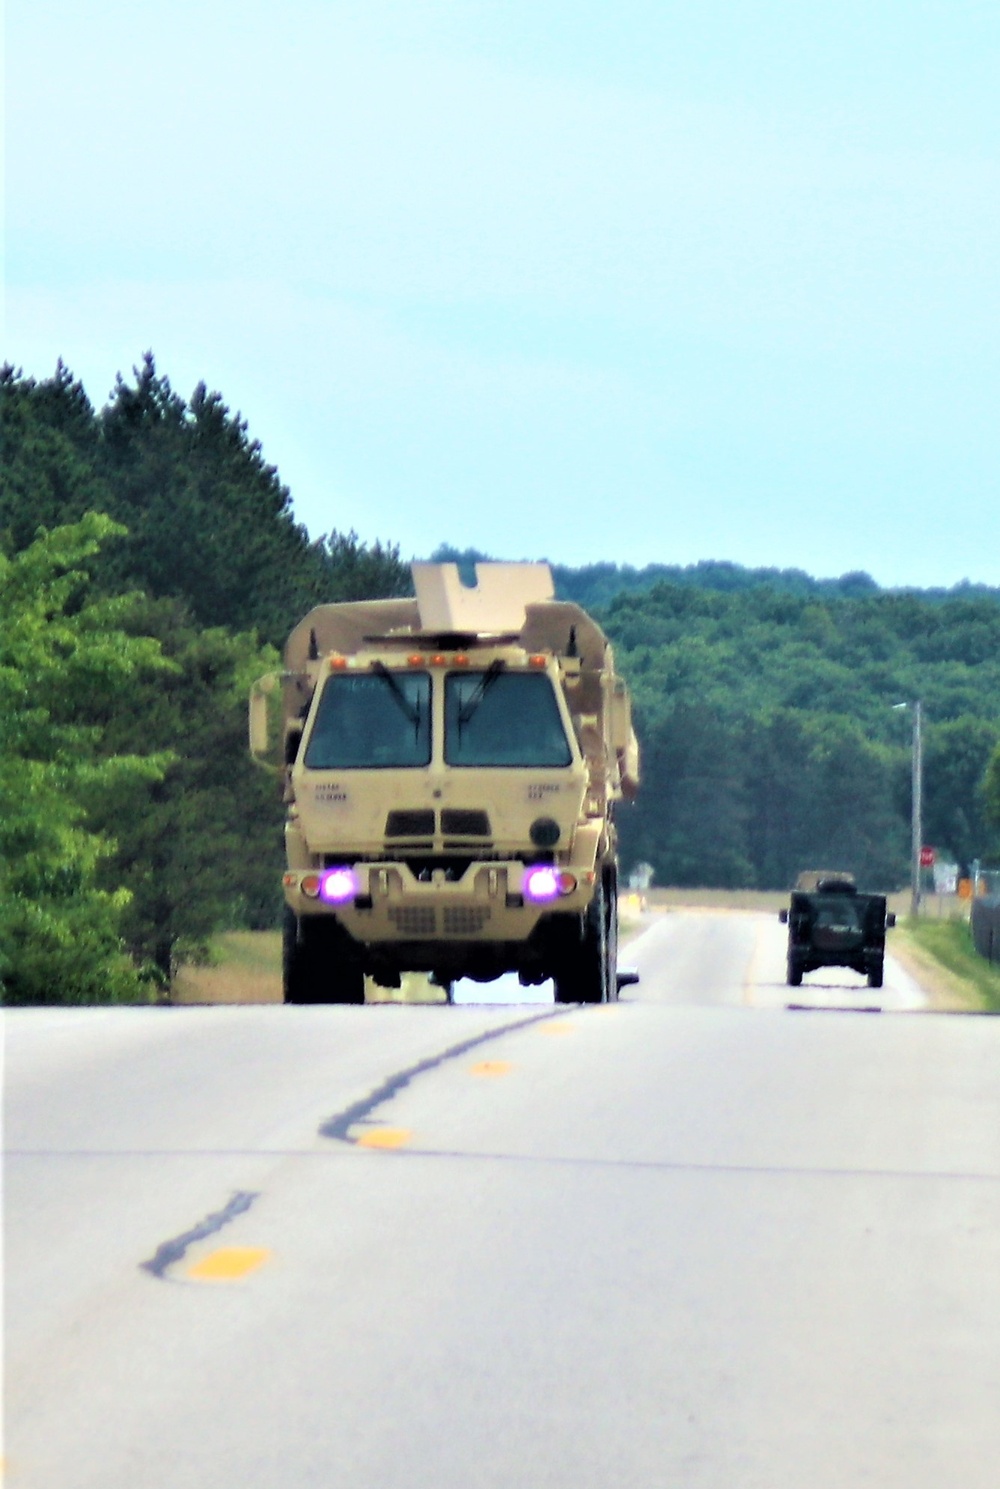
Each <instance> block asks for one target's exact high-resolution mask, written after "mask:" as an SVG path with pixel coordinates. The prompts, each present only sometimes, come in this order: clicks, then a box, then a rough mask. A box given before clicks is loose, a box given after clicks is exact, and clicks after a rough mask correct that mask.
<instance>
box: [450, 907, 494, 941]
mask: <svg viewBox="0 0 1000 1489" xmlns="http://www.w3.org/2000/svg"><path fill="white" fill-rule="evenodd" d="M489 918H490V911H489V906H488V905H456V906H451V907H449V908H448V909H446V910H445V912H444V932H445V935H446V936H475V935H477V934H478V932H479V931H481V930H482V928H483V926H484V925H485V924H486V922H487V921H488V920H489Z"/></svg>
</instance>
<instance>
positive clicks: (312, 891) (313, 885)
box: [299, 874, 320, 900]
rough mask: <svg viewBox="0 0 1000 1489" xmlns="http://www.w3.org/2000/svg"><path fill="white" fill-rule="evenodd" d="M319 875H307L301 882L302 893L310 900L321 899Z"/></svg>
mask: <svg viewBox="0 0 1000 1489" xmlns="http://www.w3.org/2000/svg"><path fill="white" fill-rule="evenodd" d="M319 883H320V880H319V875H318V874H305V875H303V877H302V879H301V880H300V882H299V888H300V889H301V891H302V893H303V894H304V895H305V896H306V897H307V898H308V899H310V900H317V899H319Z"/></svg>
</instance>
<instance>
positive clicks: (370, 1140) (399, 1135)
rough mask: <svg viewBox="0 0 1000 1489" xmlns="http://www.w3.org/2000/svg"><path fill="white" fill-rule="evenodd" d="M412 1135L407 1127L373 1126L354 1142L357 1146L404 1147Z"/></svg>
mask: <svg viewBox="0 0 1000 1489" xmlns="http://www.w3.org/2000/svg"><path fill="white" fill-rule="evenodd" d="M412 1136H413V1133H412V1132H411V1131H410V1129H409V1128H408V1127H373V1128H372V1129H371V1131H370V1132H363V1133H362V1134H361V1136H360V1137H359V1138H357V1139H356V1142H357V1146H358V1147H359V1148H404V1147H405V1146H406V1144H407V1143H408V1142H409V1141H410V1138H411V1137H412Z"/></svg>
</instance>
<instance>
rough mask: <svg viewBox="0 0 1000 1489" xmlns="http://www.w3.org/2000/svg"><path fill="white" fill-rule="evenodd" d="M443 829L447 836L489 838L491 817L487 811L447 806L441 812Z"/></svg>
mask: <svg viewBox="0 0 1000 1489" xmlns="http://www.w3.org/2000/svg"><path fill="white" fill-rule="evenodd" d="M441 831H442V832H443V833H444V834H445V836H446V837H470V838H488V837H489V836H490V819H489V817H488V816H487V815H486V813H485V812H471V811H462V810H459V809H457V808H454V807H446V808H445V809H444V811H443V812H442V813H441Z"/></svg>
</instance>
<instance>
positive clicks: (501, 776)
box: [251, 564, 639, 1003]
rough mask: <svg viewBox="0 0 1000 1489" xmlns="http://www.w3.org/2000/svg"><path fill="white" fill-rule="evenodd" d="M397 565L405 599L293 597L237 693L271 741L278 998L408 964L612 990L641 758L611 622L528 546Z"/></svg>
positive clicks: (590, 996)
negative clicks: (564, 593)
mask: <svg viewBox="0 0 1000 1489" xmlns="http://www.w3.org/2000/svg"><path fill="white" fill-rule="evenodd" d="M413 577H414V586H415V590H416V597H415V598H414V599H403V600H372V601H361V602H356V603H349V604H337V605H320V606H317V607H316V608H315V609H314V610H312V611H310V613H309V614H308V615H307V616H306V617H305V618H304V619H303V620H302V621H301V622H300V624H299V625H298V626H296V628H295V630H294V631H293V632H292V634H291V636H290V637H289V640H288V644H287V646H286V649H285V658H284V660H285V670H284V672H283V674H282V675H281V677H280V679H279V678H278V677H277V676H271V677H268V678H263V679H261V680H260V681H259V682H258V683H257V684H256V685H255V688H254V691H253V695H252V697H251V749H252V750H253V752H254V753H255V755H256V756H257V757H258V758H263V757H266V755H267V752H268V749H269V744H270V735H271V732H272V730H271V727H270V726H271V724H272V723H275V722H276V723H277V724H278V729H279V732H280V738H281V742H282V750H283V760H284V765H283V767H282V768H283V770H284V776H285V799H286V803H287V808H288V812H287V820H286V829H285V842H286V850H287V870H286V872H285V875H284V896H285V935H284V953H285V954H284V988H285V998H286V1001H288V1002H347V1003H351V1002H361V1001H363V997H364V978H365V976H366V975H367V976H370V977H372V978H373V979H374V980H375V981H376V982H379V983H381V984H382V985H384V986H388V987H392V986H398V985H399V981H400V977H401V974H402V973H403V972H404V971H423V972H429V973H432V974H433V976H434V977H435V979H436V980H437V981H438V982H439V983H440V984H441V985H442V986H444V987H445V988H450V985H451V983H452V982H453V981H455V980H456V979H458V978H460V977H472V978H477V979H479V980H482V981H487V980H490V979H492V978H494V977H496V976H498V975H499V974H500V973H502V972H506V971H516V972H517V973H518V975H519V977H520V979H521V981H522V982H523V983H526V984H531V983H540V982H542V981H545V980H546V979H547V978H550V977H551V978H552V979H553V980H554V983H555V990H556V997H557V999H558V1000H560V1001H564V1002H568V1001H573V1002H578V1001H579V1002H595V1001H603V1000H605V999H608V998H613V997H615V996H617V968H616V946H617V857H616V832H615V826H614V820H613V813H614V808H615V806H616V804H617V803H618V802H619V801H620V800H622V798H628V797H630V796H632V795H633V794H634V793H635V791H636V789H637V787H638V774H639V762H638V747H637V745H636V740H635V735H634V732H633V730H632V722H631V711H630V704H629V697H628V693H627V691H626V689H625V685H624V683H623V682H622V680H621V679H620V678H619V677H618V676H617V675H616V673H615V670H614V658H613V655H612V650H611V647H610V645H609V644H608V641H607V638H606V637H605V636H604V634H603V632H602V631H601V630H600V628H599V627H598V626H597V625H596V623H595V622H594V621H593V620H592V619H591V618H590V617H589V616H588V615H586V614H585V612H584V611H583V610H581V609H580V607H579V606H577V605H573V604H568V603H565V602H560V601H556V600H554V599H553V598H552V596H553V587H552V578H551V574H550V572H549V569H548V566H547V565H544V564H479V565H477V581H478V582H477V584H476V586H475V587H466V586H465V585H464V584H462V582H461V579H460V577H459V573H458V570H457V567H456V566H455V565H453V564H443V565H438V564H414V565H413ZM275 714H280V719H278V720H275V719H274V715H275Z"/></svg>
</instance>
